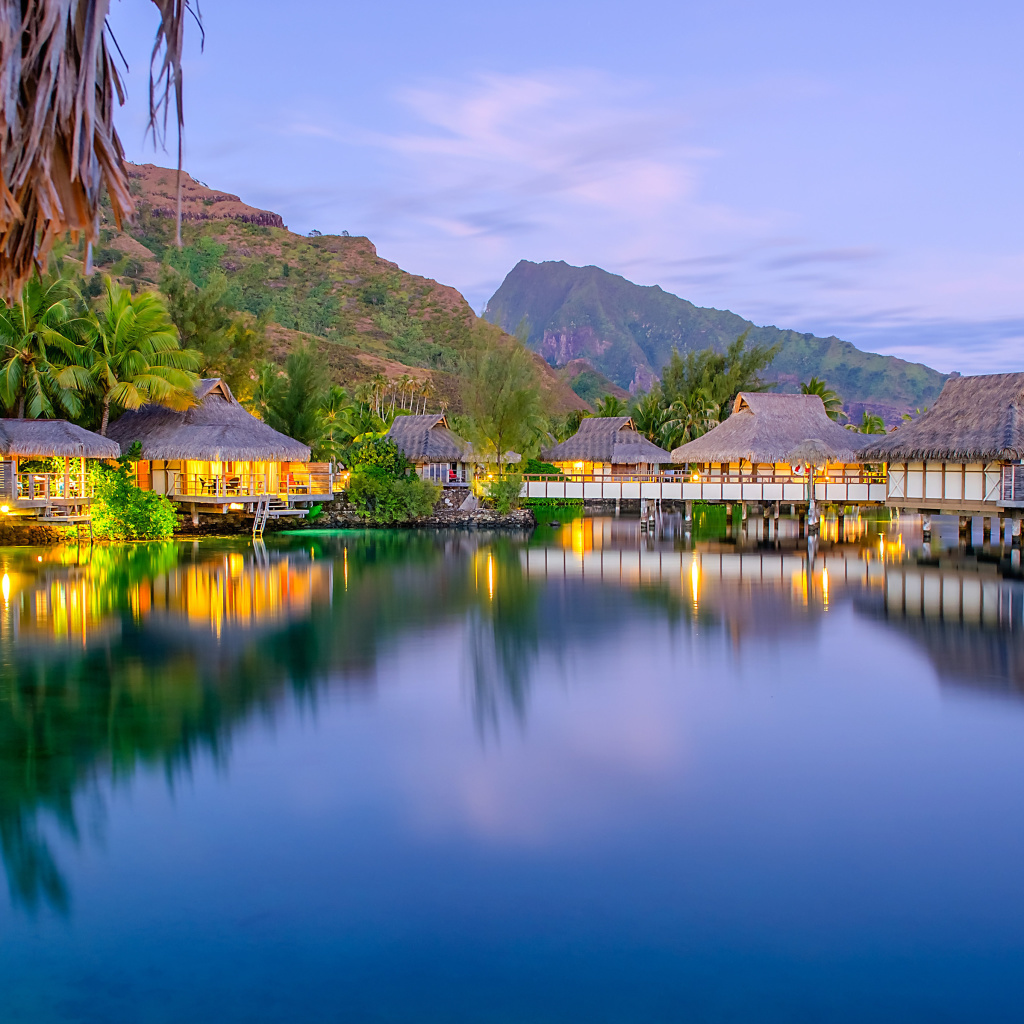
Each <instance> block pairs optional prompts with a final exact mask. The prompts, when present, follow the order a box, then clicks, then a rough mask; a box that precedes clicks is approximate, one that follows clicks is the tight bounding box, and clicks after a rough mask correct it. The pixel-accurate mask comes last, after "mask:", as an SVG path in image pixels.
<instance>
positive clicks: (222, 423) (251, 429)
mask: <svg viewBox="0 0 1024 1024" xmlns="http://www.w3.org/2000/svg"><path fill="white" fill-rule="evenodd" d="M196 399H197V400H198V402H199V404H198V405H194V406H193V407H192V408H191V409H186V410H185V412H175V411H174V410H173V409H165V408H163V406H159V405H144V406H142V408H141V409H136V410H135V411H134V412H126V413H125V414H124V415H123V416H122V417H121V418H120V419H118V420H116V421H115V422H114V423H112V424H111V425H110V431H109V433H110V436H111V437H112V438H114V439H116V440H117V441H118V442H119V443H120V445H121V447H122V448H123V449H124V450H125V451H127V450H128V448H129V446H130V445H131V444H132V443H133V442H134V441H141V442H142V458H144V459H198V460H200V461H203V462H222V461H229V462H235V461H237V462H285V461H288V462H308V461H309V449H308V448H307V447H306V446H305V445H304V444H301V443H300V442H298V441H295V440H293V439H292V438H290V437H286V436H285V435H284V434H280V433H278V432H277V431H276V430H274V429H272V428H271V427H268V426H267V425H266V423H264V422H263V421H262V420H258V419H257V418H256V417H255V416H253V415H251V414H250V413H248V412H246V411H245V409H243V408H242V407H241V406H240V405H239V404H238V401H237V399H236V398H235V396H234V395H233V394H231V389H230V388H229V387H228V386H227V384H225V383H224V381H222V380H220V379H219V378H216V377H214V378H212V379H208V380H201V381H200V382H199V384H198V386H197V387H196Z"/></svg>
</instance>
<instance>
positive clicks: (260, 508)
mask: <svg viewBox="0 0 1024 1024" xmlns="http://www.w3.org/2000/svg"><path fill="white" fill-rule="evenodd" d="M308 512H309V509H306V508H291V507H290V506H289V505H288V503H287V502H286V501H281V500H280V499H279V498H260V500H259V501H257V502H256V518H255V519H253V521H252V535H253V537H262V536H263V531H264V530H265V529H266V527H267V521H268V520H270V519H278V518H280V517H281V516H300V517H301V516H305V515H306V514H307V513H308Z"/></svg>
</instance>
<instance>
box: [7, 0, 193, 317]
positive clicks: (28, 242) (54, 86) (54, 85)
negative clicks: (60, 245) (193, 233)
mask: <svg viewBox="0 0 1024 1024" xmlns="http://www.w3.org/2000/svg"><path fill="white" fill-rule="evenodd" d="M153 3H154V4H155V5H156V7H157V10H158V11H159V19H160V20H159V23H158V27H157V33H156V41H155V43H154V46H153V51H152V61H151V64H150V90H149V126H150V129H151V130H152V131H153V133H154V136H157V135H159V134H160V128H161V124H162V123H163V124H166V116H167V113H168V107H169V104H170V96H171V93H172V92H173V94H174V101H175V112H176V115H177V118H176V120H177V127H178V183H179V191H178V197H179V202H178V244H179V245H180V244H181V241H180V236H181V201H180V198H181V191H180V182H181V127H182V123H183V121H182V92H181V53H182V46H183V42H184V26H185V18H186V15H187V14H192V15H193V16H195V17H197V18H198V14H199V11H198V5H197V4H196V3H192V2H190V0H153ZM108 7H109V0H32V3H27V4H4V5H3V8H2V10H0V83H2V86H0V139H2V146H0V148H2V150H3V169H2V171H0V294H3V295H4V296H5V297H6V298H8V299H9V300H12V301H13V300H14V299H15V297H16V296H18V295H20V293H21V290H22V288H23V287H24V285H25V284H26V283H27V281H28V280H29V278H30V277H31V275H32V272H33V270H34V268H35V267H37V266H42V265H45V263H46V260H47V258H48V255H49V253H50V250H51V249H52V247H53V244H54V242H55V241H56V240H57V239H59V238H63V237H64V235H65V234H66V233H67V232H69V231H70V232H72V234H73V236H74V237H76V238H77V236H78V235H79V234H82V235H84V236H85V239H86V241H87V242H88V243H91V242H93V241H94V240H95V238H96V233H97V230H98V228H99V223H100V202H101V199H102V197H103V195H104V194H106V195H107V196H109V198H110V204H111V207H112V211H113V215H114V220H115V221H116V222H117V223H118V224H119V225H120V224H121V223H122V222H123V221H124V220H125V219H126V218H127V217H128V216H130V215H131V213H132V207H133V203H132V198H131V194H130V192H129V188H128V185H129V182H128V172H127V168H126V167H125V164H124V151H123V150H122V147H121V140H120V139H119V138H118V136H117V131H116V130H115V128H114V111H115V109H116V104H115V102H114V96H115V94H116V95H117V96H118V97H120V96H121V95H122V94H123V92H124V88H123V85H122V83H121V80H120V76H119V75H118V73H117V68H116V66H115V63H114V58H113V57H112V55H111V50H110V48H109V47H108V46H107V38H106V14H107V8H108ZM115 45H116V44H115Z"/></svg>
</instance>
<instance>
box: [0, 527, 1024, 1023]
mask: <svg viewBox="0 0 1024 1024" xmlns="http://www.w3.org/2000/svg"><path fill="white" fill-rule="evenodd" d="M760 526H761V524H760V523H756V524H753V523H752V524H751V528H750V531H749V533H747V534H746V535H743V536H740V537H739V538H721V537H719V536H717V534H718V533H719V532H720V531H718V530H716V529H715V528H714V524H706V523H705V524H702V525H701V526H700V528H699V529H698V533H697V536H696V538H693V537H689V536H687V535H685V534H683V533H682V531H681V524H680V523H679V522H678V521H671V520H666V521H665V522H663V523H661V524H660V526H659V529H658V530H656V531H654V533H652V534H647V533H643V534H642V533H641V532H640V524H639V523H638V522H637V521H636V520H629V519H626V518H622V519H614V518H596V519H579V520H575V521H571V522H567V523H566V524H564V525H561V526H558V527H543V528H541V529H539V530H538V531H537V532H536V533H535V534H534V535H533V536H532V537H526V536H521V537H509V536H501V537H499V536H493V535H487V534H474V533H451V534H426V533H402V532H386V531H379V532H373V531H367V532H364V533H358V532H340V533H330V534H328V533H324V534H312V533H309V534H302V535H294V536H289V537H278V538H276V539H274V540H273V541H271V540H268V542H267V544H266V547H265V548H254V547H253V545H252V544H251V543H249V542H246V541H215V540H210V541H203V542H200V543H195V544H193V543H175V544H166V545H140V546H136V547H125V548H109V547H97V548H96V549H95V550H94V551H93V552H92V553H91V554H90V553H89V552H88V550H87V549H86V550H84V551H83V552H81V553H79V551H78V550H77V549H76V548H66V549H52V550H28V549H17V550H15V549H8V550H3V551H0V569H2V574H3V577H2V591H3V593H2V632H0V655H2V670H0V671H2V674H0V854H2V859H3V867H4V870H5V872H6V879H7V886H8V895H7V896H6V897H2V896H0V1019H2V1020H4V1021H7V1022H32V1024H50V1022H76V1024H100V1022H121V1021H131V1022H145V1024H171V1022H182V1021H217V1022H218V1024H235V1022H239V1024H240V1022H246V1024H263V1022H283V1021H287V1022H303V1024H319V1022H340V1021H344V1022H363V1021H365V1022H374V1024H377V1022H380V1024H384V1022H388V1024H405V1022H409V1024H412V1022H416V1024H429V1022H467V1024H470V1022H472V1024H475V1022H481V1024H485V1022H486V1024H513V1022H517V1024H518V1022H537V1024H548V1022H550V1024H561V1022H578V1021H588V1022H609V1024H611V1022H615V1024H619V1022H622V1024H627V1022H629V1024H632V1022H645V1024H654V1022H663V1021H664V1022H670V1021H671V1022H675V1021H687V1022H690V1021H701V1022H703V1021H708V1022H711V1021H714V1022H719V1021H770V1022H776V1021H778V1022H791V1021H799V1022H802V1021H815V1022H819V1021H827V1022H831V1021H837V1022H862V1021H865V1020H872V1021H900V1022H906V1021H929V1022H930V1021H979V1020H985V1021H989V1022H991V1021H1004V1020H1005V1021H1011V1020H1013V1021H1017V1020H1020V1019H1021V1017H1022V1016H1024V618H1022V612H1024V585H1022V584H1021V583H1020V582H1018V581H1017V576H1018V575H1019V572H1020V565H1019V553H1016V554H1012V553H1011V552H1010V551H1009V549H1002V548H1000V547H999V545H998V542H997V544H996V546H995V547H989V548H983V546H982V543H981V538H980V537H977V538H974V539H973V544H972V546H971V547H969V548H966V549H964V548H960V547H958V546H957V537H956V536H955V525H954V528H953V529H954V532H953V534H952V535H946V536H943V537H937V538H936V540H935V542H934V544H933V545H932V547H931V548H929V549H925V548H923V546H922V540H921V535H920V526H919V523H917V522H915V521H907V522H905V523H903V524H900V523H897V524H893V525H891V526H890V525H888V524H883V525H882V526H881V527H875V526H871V525H870V524H866V523H863V522H860V521H857V522H847V524H846V536H845V537H844V540H843V541H842V542H839V540H838V537H837V534H836V527H835V525H834V524H833V525H832V526H831V527H830V528H829V529H828V530H826V531H825V534H824V535H823V537H822V539H821V541H820V543H819V544H818V545H817V546H816V547H815V548H812V549H811V550H810V551H809V550H808V545H807V542H806V541H803V540H801V539H800V538H799V537H798V536H796V529H795V524H792V523H788V522H784V526H785V527H786V529H784V530H783V531H782V533H783V535H782V536H781V537H780V538H775V537H768V538H764V539H762V538H761V536H760V534H761V533H763V530H761V529H759V528H760ZM755 527H758V529H755Z"/></svg>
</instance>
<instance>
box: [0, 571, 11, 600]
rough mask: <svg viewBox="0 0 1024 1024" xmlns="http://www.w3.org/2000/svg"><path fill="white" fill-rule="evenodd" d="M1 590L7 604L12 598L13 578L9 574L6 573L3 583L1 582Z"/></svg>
mask: <svg viewBox="0 0 1024 1024" xmlns="http://www.w3.org/2000/svg"><path fill="white" fill-rule="evenodd" d="M0 590H3V592H4V602H5V603H6V602H7V600H8V599H9V598H10V596H11V577H10V576H8V575H7V573H4V578H3V581H2V582H0Z"/></svg>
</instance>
